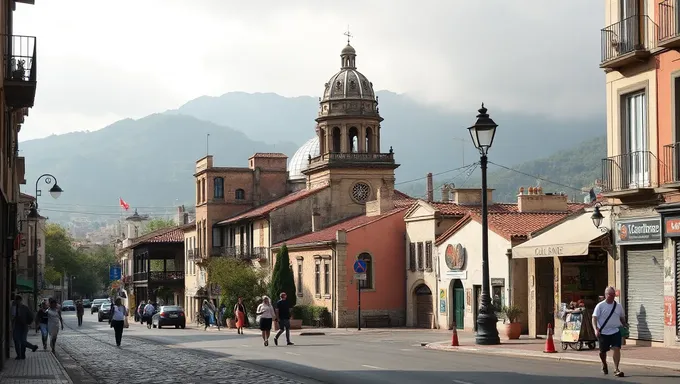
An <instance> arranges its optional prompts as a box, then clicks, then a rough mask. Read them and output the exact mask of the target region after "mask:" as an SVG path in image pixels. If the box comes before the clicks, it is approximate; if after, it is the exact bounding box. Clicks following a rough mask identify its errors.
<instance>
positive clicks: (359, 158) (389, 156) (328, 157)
mask: <svg viewBox="0 0 680 384" xmlns="http://www.w3.org/2000/svg"><path fill="white" fill-rule="evenodd" d="M323 161H327V162H333V163H334V162H338V163H342V162H348V163H351V162H372V161H382V162H385V163H394V152H392V151H390V152H389V153H371V152H353V153H334V152H331V153H324V154H323V155H320V156H316V157H312V158H310V159H309V164H314V163H318V162H323Z"/></svg>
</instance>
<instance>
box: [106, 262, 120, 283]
mask: <svg viewBox="0 0 680 384" xmlns="http://www.w3.org/2000/svg"><path fill="white" fill-rule="evenodd" d="M120 277H121V269H120V265H112V266H110V267H109V280H111V281H114V280H120Z"/></svg>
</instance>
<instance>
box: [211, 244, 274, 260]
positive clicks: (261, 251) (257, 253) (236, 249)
mask: <svg viewBox="0 0 680 384" xmlns="http://www.w3.org/2000/svg"><path fill="white" fill-rule="evenodd" d="M268 253H269V247H252V248H250V247H240V246H233V247H213V256H226V257H238V258H240V259H243V260H265V259H267V258H268Z"/></svg>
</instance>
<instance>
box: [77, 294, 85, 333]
mask: <svg viewBox="0 0 680 384" xmlns="http://www.w3.org/2000/svg"><path fill="white" fill-rule="evenodd" d="M84 314H85V307H84V306H83V301H82V300H78V301H76V316H78V326H79V327H80V326H82V325H83V315H84Z"/></svg>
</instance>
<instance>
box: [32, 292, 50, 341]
mask: <svg viewBox="0 0 680 384" xmlns="http://www.w3.org/2000/svg"><path fill="white" fill-rule="evenodd" d="M47 309H48V305H47V302H46V301H43V302H42V303H41V304H40V309H39V310H38V315H37V316H36V317H35V323H36V327H35V333H38V329H40V336H42V345H43V349H47V336H48V333H47V320H48V315H47Z"/></svg>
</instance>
